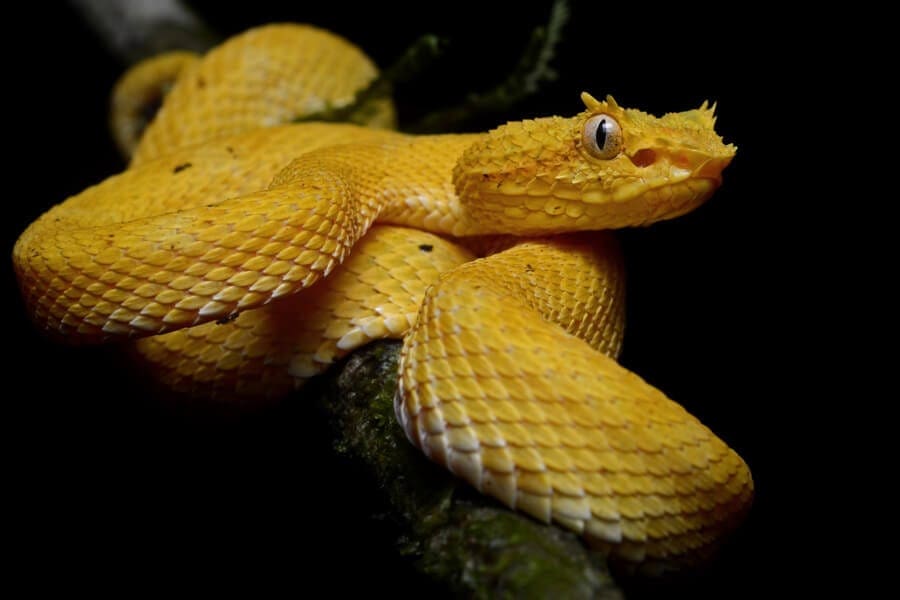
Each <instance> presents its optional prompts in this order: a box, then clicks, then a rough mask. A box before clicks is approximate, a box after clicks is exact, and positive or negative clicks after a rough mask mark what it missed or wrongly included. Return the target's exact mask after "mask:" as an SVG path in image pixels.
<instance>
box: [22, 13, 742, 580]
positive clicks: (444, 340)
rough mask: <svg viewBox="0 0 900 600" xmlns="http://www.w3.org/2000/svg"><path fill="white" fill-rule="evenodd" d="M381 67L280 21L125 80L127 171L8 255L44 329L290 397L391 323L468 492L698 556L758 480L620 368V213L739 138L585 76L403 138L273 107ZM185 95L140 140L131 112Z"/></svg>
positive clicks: (156, 366)
mask: <svg viewBox="0 0 900 600" xmlns="http://www.w3.org/2000/svg"><path fill="white" fill-rule="evenodd" d="M375 75H376V70H375V67H374V66H373V65H372V63H371V62H370V61H369V60H368V58H366V56H365V55H364V54H363V53H362V52H361V51H359V50H358V49H357V48H355V47H354V46H352V45H351V44H349V43H348V42H346V41H345V40H343V39H341V38H339V37H337V36H335V35H333V34H330V33H328V32H325V31H323V30H319V29H316V28H313V27H309V26H300V25H270V26H266V27H260V28H257V29H253V30H250V31H248V32H246V33H244V34H242V35H239V36H236V37H235V38H232V39H231V40H229V41H227V42H225V43H224V44H223V45H222V46H220V47H219V48H216V49H214V50H212V51H211V52H210V53H209V54H207V55H206V56H204V57H198V56H193V55H188V54H185V53H179V54H178V55H174V56H164V57H161V58H159V59H151V61H149V62H147V63H144V64H142V65H139V66H137V67H135V70H133V71H132V72H130V73H129V74H127V75H126V76H125V77H124V78H123V79H122V81H121V82H120V84H119V86H118V87H117V89H116V91H115V96H114V114H113V124H114V127H115V128H116V129H117V140H118V142H119V145H120V147H121V148H122V149H123V151H124V152H126V153H128V154H130V155H131V156H132V160H131V164H130V166H129V168H128V169H127V170H125V171H124V172H122V173H121V174H119V175H115V176H112V177H110V178H109V179H107V180H105V181H103V182H102V183H100V184H98V185H96V186H94V187H91V188H89V189H87V190H85V191H84V192H82V193H81V194H78V195H76V196H74V197H72V198H69V199H68V200H66V201H65V202H63V203H62V204H60V205H58V206H55V207H53V208H52V209H50V210H49V211H48V212H47V213H45V214H44V215H43V216H41V217H40V218H39V219H38V220H37V221H35V222H34V223H33V224H32V225H31V226H30V227H29V228H28V229H27V230H26V231H25V232H24V233H23V234H22V235H21V237H20V239H19V240H18V242H17V244H16V246H15V248H14V251H13V261H14V265H15V269H16V274H17V276H18V279H19V284H20V288H21V291H22V294H23V297H24V299H25V302H26V306H27V307H28V310H29V311H30V314H31V316H32V318H33V320H34V322H35V323H36V324H37V326H38V327H39V328H41V329H42V330H43V331H45V332H46V333H47V334H48V335H50V336H53V337H55V338H57V339H59V340H60V341H63V342H67V343H101V342H115V341H126V340H133V341H131V342H129V343H131V344H132V345H133V347H134V348H135V350H136V352H137V354H138V355H139V356H140V357H141V359H142V360H143V361H144V362H145V363H146V364H147V365H148V366H149V368H150V369H151V371H152V372H153V373H154V374H155V375H156V376H157V378H158V379H159V380H160V381H162V382H163V383H164V384H165V385H167V386H169V387H172V388H174V389H176V390H180V391H182V392H186V393H190V394H194V395H205V396H215V397H222V398H229V399H242V400H243V401H255V399H258V398H261V397H272V398H277V397H281V396H283V395H285V394H286V393H288V392H289V391H290V390H291V389H293V388H295V387H297V386H298V385H300V384H302V383H303V381H305V380H306V379H308V378H309V377H311V376H314V375H316V374H318V373H321V372H322V371H324V370H325V369H326V368H327V367H328V365H330V364H332V363H333V362H334V361H335V360H337V359H339V358H340V357H342V356H344V355H346V354H347V353H348V352H350V351H352V350H353V349H355V348H358V347H360V346H362V345H363V344H365V343H368V342H369V341H371V340H373V339H378V338H385V337H393V338H403V339H404V345H403V350H402V359H401V366H400V373H399V387H398V391H397V396H396V400H395V408H396V412H397V417H398V420H399V421H400V423H401V425H402V426H403V428H404V430H405V431H406V434H407V437H408V438H409V440H410V441H411V442H412V443H413V444H415V445H416V446H418V447H419V448H421V449H422V451H423V452H424V453H425V454H426V455H427V456H428V457H430V458H431V459H432V460H434V461H435V462H437V463H439V464H441V465H444V466H445V467H446V468H448V469H449V470H450V471H452V472H453V473H455V474H456V475H458V476H460V477H462V478H464V479H465V480H466V481H468V482H469V483H470V484H472V485H473V486H475V487H476V488H477V489H479V490H480V491H482V492H484V493H486V494H490V495H492V496H494V497H495V498H497V499H498V500H500V501H501V502H503V503H505V504H507V505H508V506H510V507H513V508H515V509H517V510H521V511H524V512H526V513H528V514H530V515H532V516H533V517H535V518H537V519H540V520H542V521H544V522H555V523H557V524H559V525H561V526H563V527H566V528H569V529H571V530H573V531H575V532H577V533H579V534H582V535H583V536H584V537H585V539H586V540H587V541H588V542H590V543H592V544H594V545H596V546H598V547H601V548H603V549H604V550H605V551H606V552H607V553H609V554H610V555H611V556H613V557H616V558H619V559H623V560H625V561H626V562H628V563H634V564H638V565H641V566H646V567H648V568H651V567H652V568H659V567H668V566H679V565H683V564H690V563H692V562H695V561H697V560H699V559H700V558H702V557H704V556H705V555H707V554H709V553H710V552H711V550H712V548H714V547H715V546H716V544H717V542H718V541H719V540H721V539H722V537H723V536H724V535H725V534H726V533H727V532H728V531H730V530H731V529H733V528H734V527H735V526H736V525H737V524H738V523H739V521H740V520H741V518H742V516H743V515H744V514H745V513H746V511H747V509H748V507H749V505H750V502H751V499H752V495H753V483H752V479H751V477H750V473H749V470H748V468H747V466H746V464H745V463H744V462H743V461H742V460H741V458H740V457H739V456H738V455H737V454H736V453H735V452H734V451H733V450H731V449H730V448H729V447H728V446H727V445H726V444H725V443H724V442H722V441H721V440H720V439H718V438H717V437H716V436H715V435H714V434H713V433H712V432H711V431H710V430H709V429H708V428H706V427H705V426H703V425H702V424H701V423H700V422H699V421H697V420H696V419H695V418H694V417H692V416H691V415H690V414H688V413H687V412H686V411H685V410H684V409H683V408H682V407H681V406H680V405H678V404H677V403H675V402H673V401H672V400H670V399H668V398H666V396H665V395H664V394H662V393H661V392H660V391H658V390H656V389H655V388H653V387H652V386H650V385H648V384H647V383H645V382H644V381H643V380H641V379H640V378H639V377H638V376H637V375H635V374H633V373H631V372H629V371H628V370H626V369H625V368H623V367H622V366H620V365H619V364H618V363H617V362H616V360H615V358H616V356H617V355H618V352H619V348H620V345H621V340H622V331H623V318H624V314H623V311H624V309H623V289H624V288H623V272H622V264H621V257H620V255H619V251H618V247H617V245H616V243H615V240H614V239H613V238H612V237H611V234H610V233H609V232H607V231H606V230H609V229H615V228H620V227H628V226H638V225H647V224H650V223H653V222H655V221H659V220H663V219H669V218H673V217H676V216H678V215H681V214H684V213H686V212H688V211H690V210H692V209H694V208H695V207H697V206H699V205H700V204H702V203H703V202H705V201H706V199H707V198H709V196H710V195H711V194H712V193H713V192H714V191H715V189H716V188H717V187H718V186H719V185H720V183H721V174H722V170H723V169H724V168H725V167H726V166H727V165H728V163H729V162H730V161H731V159H732V157H733V156H734V153H735V148H734V147H733V146H731V145H726V144H724V143H723V142H722V140H721V138H720V137H719V136H718V135H717V134H716V133H715V131H714V123H715V119H714V116H713V109H711V108H709V107H707V106H706V105H705V104H704V106H702V107H701V108H699V109H696V110H690V111H686V112H681V113H671V114H667V115H665V116H663V117H654V116H651V115H648V114H646V113H643V112H640V111H637V110H633V109H624V108H622V107H620V106H619V105H618V104H617V103H616V102H615V101H614V100H613V99H612V98H609V97H608V98H607V99H605V100H597V99H595V98H593V97H592V96H590V95H588V94H583V95H582V101H583V103H584V106H585V108H584V110H583V111H582V112H580V113H578V114H576V115H575V116H573V117H570V118H562V117H547V118H540V119H534V120H527V121H521V122H512V123H508V124H506V125H503V126H501V127H498V128H497V129H495V130H493V131H490V132H488V133H478V134H465V135H433V136H411V135H406V134H403V133H399V132H396V131H392V130H390V129H388V127H389V126H390V125H391V124H392V122H393V109H392V107H391V105H390V103H389V102H383V103H380V104H379V105H378V106H377V107H376V110H374V111H373V113H372V125H377V126H381V127H385V129H378V128H376V127H362V126H356V125H349V124H324V123H308V124H284V123H286V122H288V121H290V120H291V119H292V118H294V117H296V116H298V115H302V114H305V113H307V112H309V111H314V110H317V109H320V108H321V107H323V106H326V105H329V104H331V105H336V106H339V105H341V104H344V103H347V102H350V101H351V100H352V96H353V93H354V91H355V90H357V89H359V88H360V87H361V86H363V85H365V84H366V83H367V82H368V81H370V80H371V79H372V78H373V77H375ZM168 87H171V91H170V92H169V93H168V94H167V96H166V98H165V100H164V102H163V104H162V108H161V109H160V111H159V113H158V114H157V116H156V117H155V118H154V119H153V120H152V122H151V123H150V125H149V126H148V127H147V129H146V131H144V132H143V134H142V135H140V134H139V131H138V130H139V129H140V127H139V126H138V125H135V119H137V118H138V116H137V115H139V113H140V111H139V110H138V108H137V107H139V106H140V105H141V103H142V102H144V101H145V100H146V99H147V98H150V99H151V100H152V97H153V96H154V95H155V96H159V94H160V93H161V92H160V89H161V88H168Z"/></svg>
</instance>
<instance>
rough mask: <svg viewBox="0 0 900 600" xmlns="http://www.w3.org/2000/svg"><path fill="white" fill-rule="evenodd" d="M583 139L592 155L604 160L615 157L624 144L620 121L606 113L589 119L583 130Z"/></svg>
mask: <svg viewBox="0 0 900 600" xmlns="http://www.w3.org/2000/svg"><path fill="white" fill-rule="evenodd" d="M581 141H582V142H583V143H584V146H585V148H587V150H588V152H590V153H591V156H594V157H595V158H599V159H602V160H609V159H610V158H615V157H616V156H618V155H619V152H621V151H622V147H623V146H624V140H623V139H622V128H621V127H620V126H619V122H618V121H616V120H615V119H613V118H612V117H611V116H609V115H604V114H599V115H594V116H593V117H591V118H590V119H588V120H587V122H586V123H585V124H584V130H583V131H582V132H581Z"/></svg>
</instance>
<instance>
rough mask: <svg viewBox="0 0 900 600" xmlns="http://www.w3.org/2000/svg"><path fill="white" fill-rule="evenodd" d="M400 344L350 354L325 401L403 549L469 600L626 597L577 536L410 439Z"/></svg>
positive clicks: (339, 442) (340, 439) (339, 440)
mask: <svg viewBox="0 0 900 600" xmlns="http://www.w3.org/2000/svg"><path fill="white" fill-rule="evenodd" d="M400 346H401V344H400V342H396V341H383V342H376V343H374V344H371V345H369V346H367V347H365V348H363V349H361V350H359V351H357V352H355V353H353V354H352V355H351V356H350V357H349V358H348V359H347V360H346V361H344V362H343V363H341V364H340V365H338V366H337V367H336V368H335V369H333V370H332V371H330V372H329V374H328V375H326V380H325V382H323V387H322V390H323V391H322V394H321V400H320V405H321V407H322V409H323V410H324V412H325V413H326V414H327V415H328V418H329V420H330V421H331V423H332V426H333V428H334V438H335V447H336V448H337V449H338V451H339V452H341V453H342V454H344V455H346V456H347V457H349V458H350V459H352V460H353V461H354V462H357V463H359V464H362V465H364V467H365V470H366V471H367V472H369V473H371V475H372V479H373V480H374V482H375V483H376V485H377V487H378V488H379V489H380V490H381V491H382V492H383V495H384V497H385V499H386V501H387V506H388V508H387V510H388V513H389V516H390V517H392V520H393V521H394V522H395V523H396V524H397V526H398V528H399V530H400V531H401V537H400V540H399V542H400V543H399V545H400V551H402V552H404V553H406V554H407V555H409V556H410V557H411V558H412V559H413V562H414V564H415V567H416V568H417V569H418V570H419V571H420V572H422V573H423V574H425V575H426V576H427V577H428V578H429V579H431V580H432V581H434V582H435V583H437V584H439V585H441V586H443V587H445V588H446V589H448V590H450V591H451V592H453V593H454V594H457V595H461V596H465V597H475V598H495V597H504V598H505V597H510V598H553V597H557V598H608V599H621V597H622V595H621V592H620V591H619V589H618V588H617V587H616V586H615V584H614V583H613V581H612V579H611V578H610V576H609V574H608V572H607V570H606V565H605V562H604V561H603V559H602V558H601V557H600V556H599V555H597V554H595V553H592V552H591V551H589V550H588V549H587V548H586V547H585V546H584V545H583V544H582V543H581V542H580V541H579V540H578V538H576V537H575V536H574V535H573V534H571V533H568V532H565V531H563V530H561V529H559V528H557V527H553V526H546V525H542V524H540V523H537V522H536V521H534V520H532V519H530V518H528V517H526V516H523V515H521V514H518V513H514V512H512V511H510V510H509V509H507V508H505V507H503V506H500V505H499V504H498V503H497V502H495V501H493V500H492V499H490V498H488V497H486V496H482V495H480V494H478V493H477V492H475V491H474V490H472V489H471V488H469V487H468V486H467V485H466V484H464V483H462V482H461V481H460V480H458V479H456V478H455V477H453V476H452V475H451V474H450V473H449V472H447V471H445V470H444V469H442V468H440V467H439V466H437V465H435V464H433V463H431V462H429V461H428V460H427V459H426V458H425V457H424V456H423V455H422V454H421V452H419V451H418V450H417V449H415V448H414V447H413V446H412V445H411V444H410V443H409V442H408V441H407V440H406V438H405V436H404V434H403V431H402V430H401V428H400V425H399V424H398V423H397V420H396V417H395V416H394V408H393V397H394V392H395V391H396V386H397V383H396V382H397V365H398V360H399V353H400ZM360 485H361V486H366V482H361V484H360Z"/></svg>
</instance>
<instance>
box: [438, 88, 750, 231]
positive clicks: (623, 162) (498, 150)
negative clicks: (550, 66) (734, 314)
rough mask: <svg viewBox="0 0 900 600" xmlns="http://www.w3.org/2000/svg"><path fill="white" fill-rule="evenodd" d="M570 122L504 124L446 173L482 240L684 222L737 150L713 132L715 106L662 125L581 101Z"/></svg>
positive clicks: (608, 104) (610, 105) (672, 116)
mask: <svg viewBox="0 0 900 600" xmlns="http://www.w3.org/2000/svg"><path fill="white" fill-rule="evenodd" d="M581 99H582V101H583V102H584V104H585V107H586V110H585V111H583V112H582V113H580V114H578V115H576V116H574V117H571V118H568V119H566V118H561V117H548V118H543V119H534V120H528V121H519V122H514V123H508V124H506V125H503V126H501V127H498V128H497V129H495V130H493V131H491V132H490V133H489V134H487V135H486V136H485V137H484V138H482V139H481V140H479V141H478V142H476V143H474V144H473V145H472V146H471V147H470V148H468V149H467V150H466V152H465V153H464V154H463V156H462V157H461V158H460V160H459V162H458V163H457V165H456V168H455V170H454V183H455V185H456V189H457V192H458V193H459V196H460V199H461V202H462V204H463V205H464V206H465V209H466V213H467V215H468V217H469V218H470V220H471V222H472V223H473V224H477V227H478V228H479V229H480V230H482V231H483V232H484V233H518V234H523V233H527V234H549V233H561V232H565V231H577V230H599V229H613V228H619V227H629V226H637V225H648V224H650V223H654V222H656V221H661V220H664V219H671V218H674V217H677V216H680V215H683V214H685V213H687V212H689V211H691V210H693V209H694V208H696V207H697V206H699V205H700V204H702V203H703V202H705V201H706V200H707V199H708V198H709V197H710V196H711V195H712V193H713V192H714V191H715V190H716V189H717V188H718V187H719V185H720V184H721V183H722V171H723V169H724V168H725V167H726V166H728V164H729V163H730V162H731V159H732V158H733V157H734V154H735V151H736V148H735V147H734V146H733V145H731V144H725V143H724V142H723V141H722V138H721V137H720V136H719V135H718V134H717V133H716V132H715V120H716V118H715V106H712V107H710V106H709V105H708V104H707V103H706V102H704V103H703V105H702V106H701V107H700V108H698V109H695V110H689V111H685V112H679V113H669V114H666V115H664V116H662V117H655V116H653V115H650V114H647V113H645V112H641V111H639V110H635V109H626V108H622V107H620V106H619V105H618V104H617V103H616V101H615V100H614V99H613V98H612V97H611V96H607V98H606V100H603V101H600V100H597V99H596V98H594V97H593V96H591V95H590V94H588V93H583V94H582V95H581Z"/></svg>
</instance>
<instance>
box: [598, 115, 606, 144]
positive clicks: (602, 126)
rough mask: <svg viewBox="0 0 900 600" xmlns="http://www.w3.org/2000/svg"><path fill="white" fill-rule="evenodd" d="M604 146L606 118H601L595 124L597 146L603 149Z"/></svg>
mask: <svg viewBox="0 0 900 600" xmlns="http://www.w3.org/2000/svg"><path fill="white" fill-rule="evenodd" d="M605 146H606V119H602V120H601V121H600V124H599V125H597V147H598V148H600V149H601V150H603V148H604V147H605Z"/></svg>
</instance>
